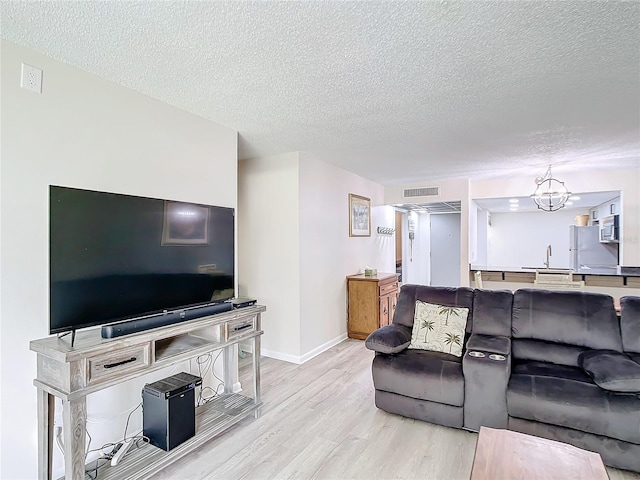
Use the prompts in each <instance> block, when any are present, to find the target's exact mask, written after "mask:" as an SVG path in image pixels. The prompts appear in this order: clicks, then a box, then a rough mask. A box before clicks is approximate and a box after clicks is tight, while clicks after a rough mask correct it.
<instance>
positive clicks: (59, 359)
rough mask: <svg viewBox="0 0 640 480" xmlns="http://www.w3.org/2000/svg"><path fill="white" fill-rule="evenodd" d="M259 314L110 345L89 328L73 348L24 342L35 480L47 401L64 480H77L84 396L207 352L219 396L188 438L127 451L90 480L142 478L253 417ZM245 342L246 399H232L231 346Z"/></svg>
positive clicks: (44, 459)
mask: <svg viewBox="0 0 640 480" xmlns="http://www.w3.org/2000/svg"><path fill="white" fill-rule="evenodd" d="M265 310H266V308H265V307H264V306H262V305H254V306H251V307H246V308H240V309H236V310H232V311H229V312H224V313H218V314H215V315H211V316H207V317H202V318H198V319H194V320H190V321H186V322H183V323H178V324H175V325H169V326H166V327H160V328H156V329H153V330H147V331H144V332H140V333H135V334H131V335H126V336H123V337H118V338H113V339H104V338H102V337H101V336H100V329H99V328H98V329H91V330H86V331H81V332H78V334H77V336H76V339H75V343H74V347H73V348H72V347H71V345H70V343H71V342H70V339H68V338H58V337H47V338H43V339H40V340H34V341H32V342H31V343H30V348H31V350H32V351H34V352H36V353H37V356H38V358H37V365H38V369H37V378H36V379H35V380H34V382H33V383H34V385H35V386H36V387H37V391H38V478H39V479H41V480H47V479H49V478H51V457H52V446H53V417H54V409H55V402H54V396H55V397H58V398H60V399H62V405H63V409H62V410H63V413H62V419H63V439H64V460H65V478H66V479H68V480H70V479H73V480H84V478H85V437H86V423H87V402H86V397H87V395H89V394H90V393H93V392H96V391H98V390H102V389H104V388H108V387H111V386H113V385H116V384H119V383H122V382H125V381H127V380H130V379H132V378H135V377H139V376H141V375H145V374H147V373H150V372H153V371H156V370H159V369H161V368H164V367H167V366H170V365H173V364H176V363H179V362H182V361H184V360H188V359H190V358H194V357H197V356H198V355H202V354H206V353H208V352H211V351H213V350H218V349H223V352H224V357H223V358H224V374H223V381H224V393H223V394H221V395H220V396H218V397H216V398H215V399H214V400H212V401H210V402H208V403H206V404H205V405H202V406H200V407H198V408H197V409H196V435H195V436H194V437H192V438H191V439H189V440H187V441H186V442H184V443H182V444H181V445H179V446H177V447H176V448H174V449H173V450H171V451H169V452H165V451H164V450H161V449H159V448H156V447H154V446H152V445H148V444H145V445H144V446H143V447H142V448H140V449H132V450H130V451H129V453H127V456H126V458H125V459H124V460H123V461H122V462H121V463H120V464H118V465H117V466H115V467H111V466H105V467H102V468H100V469H99V470H98V478H99V479H122V478H140V479H142V478H148V477H150V476H152V475H153V474H154V473H156V472H158V471H159V470H161V469H162V468H164V467H166V466H167V465H169V464H170V463H172V462H174V461H175V460H177V459H178V458H180V457H182V456H184V455H186V454H187V453H189V452H191V451H192V450H194V449H195V448H197V447H199V446H200V445H202V442H205V441H207V440H208V439H210V438H212V437H214V436H215V435H217V434H219V433H221V432H222V431H224V430H226V429H227V428H229V427H231V426H232V425H234V424H235V423H237V422H239V421H240V420H242V419H243V418H246V417H247V416H249V415H251V414H253V415H255V417H256V418H257V417H259V416H260V407H261V405H262V402H261V401H260V336H261V335H262V333H263V332H262V330H261V326H260V314H261V313H262V312H264V311H265ZM246 340H252V341H253V348H252V365H253V397H249V396H245V395H240V394H237V393H233V383H234V381H233V380H234V366H235V353H234V351H235V350H234V346H235V345H236V344H237V343H238V342H240V341H246Z"/></svg>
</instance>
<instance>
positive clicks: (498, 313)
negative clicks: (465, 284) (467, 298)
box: [473, 289, 513, 337]
mask: <svg viewBox="0 0 640 480" xmlns="http://www.w3.org/2000/svg"><path fill="white" fill-rule="evenodd" d="M512 307H513V293H512V292H511V290H482V289H476V290H474V291H473V333H475V334H480V335H500V336H503V337H510V336H511V310H512Z"/></svg>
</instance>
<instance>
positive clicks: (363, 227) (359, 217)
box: [349, 193, 371, 237]
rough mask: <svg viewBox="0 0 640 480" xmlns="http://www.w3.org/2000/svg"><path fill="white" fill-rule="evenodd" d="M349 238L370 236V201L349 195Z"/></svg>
mask: <svg viewBox="0 0 640 480" xmlns="http://www.w3.org/2000/svg"><path fill="white" fill-rule="evenodd" d="M349 236H350V237H370V236H371V199H369V198H367V197H361V196H360V195H354V194H353V193H350V194H349Z"/></svg>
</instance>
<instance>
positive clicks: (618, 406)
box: [507, 362, 640, 444]
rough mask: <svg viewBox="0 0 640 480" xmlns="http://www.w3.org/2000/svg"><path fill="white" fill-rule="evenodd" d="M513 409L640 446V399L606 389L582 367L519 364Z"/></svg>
mask: <svg viewBox="0 0 640 480" xmlns="http://www.w3.org/2000/svg"><path fill="white" fill-rule="evenodd" d="M507 411H508V414H509V416H510V417H517V418H523V419H526V420H533V421H537V422H543V423H546V424H550V425H559V426H563V427H567V428H572V429H575V430H581V431H583V432H588V433H593V434H596V435H604V436H607V437H611V438H616V439H619V440H624V441H627V442H632V443H637V444H640V398H638V397H637V396H635V395H621V394H615V393H612V392H608V391H606V390H603V389H601V388H600V387H598V386H597V385H596V384H595V383H593V381H592V380H591V379H590V378H589V376H588V375H587V374H586V373H584V372H583V371H582V370H581V369H580V368H577V367H569V366H564V365H554V364H550V363H544V362H524V363H520V364H517V365H514V367H513V370H512V375H511V379H510V380H509V384H508V387H507Z"/></svg>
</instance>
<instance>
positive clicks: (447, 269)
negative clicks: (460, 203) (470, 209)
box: [429, 213, 460, 287]
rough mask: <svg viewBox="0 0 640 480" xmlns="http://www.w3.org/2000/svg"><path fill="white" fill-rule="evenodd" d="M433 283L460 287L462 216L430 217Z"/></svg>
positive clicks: (451, 214) (444, 214) (445, 214)
mask: <svg viewBox="0 0 640 480" xmlns="http://www.w3.org/2000/svg"><path fill="white" fill-rule="evenodd" d="M430 217H431V227H430V229H429V230H430V238H431V255H430V256H431V258H430V260H431V261H430V262H429V263H430V265H431V282H430V285H434V286H441V287H457V286H459V285H460V214H459V213H440V214H435V215H430Z"/></svg>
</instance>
